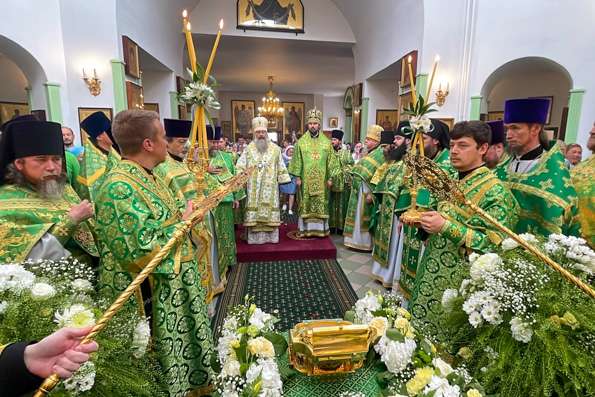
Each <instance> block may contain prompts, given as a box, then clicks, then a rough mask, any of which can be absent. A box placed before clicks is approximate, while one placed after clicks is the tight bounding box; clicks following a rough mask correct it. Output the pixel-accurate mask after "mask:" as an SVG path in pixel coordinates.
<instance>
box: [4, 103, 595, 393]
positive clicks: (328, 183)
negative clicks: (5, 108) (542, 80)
mask: <svg viewBox="0 0 595 397" xmlns="http://www.w3.org/2000/svg"><path fill="white" fill-rule="evenodd" d="M547 112H548V102H547V100H543V99H511V100H508V101H506V103H505V111H504V119H503V120H502V121H494V122H487V123H486V122H483V121H461V122H458V123H456V124H455V125H454V126H453V128H452V129H449V127H448V126H447V125H446V124H445V123H443V122H442V121H440V120H438V119H432V120H431V127H430V128H428V129H426V130H425V132H424V133H423V146H424V154H425V156H426V157H428V158H429V159H431V160H432V161H434V162H435V163H436V164H437V166H439V167H440V168H442V170H443V171H444V172H446V173H447V174H448V175H449V176H450V177H451V178H452V179H453V180H456V181H458V185H459V187H460V189H461V190H462V192H463V193H464V194H465V197H466V199H468V200H469V201H471V202H473V203H475V204H476V205H477V206H479V207H480V208H481V209H482V210H483V211H485V212H487V213H488V214H490V215H491V216H492V217H493V218H494V219H496V220H497V221H498V222H500V223H501V224H502V225H504V226H506V227H508V228H510V229H512V230H514V231H515V232H517V233H526V232H529V233H533V234H535V235H541V236H547V235H549V234H551V233H562V234H566V235H573V236H582V237H583V238H584V239H585V240H586V241H587V242H588V244H589V245H590V246H591V247H594V248H595V234H594V228H595V212H594V211H595V209H594V197H595V194H594V193H595V192H594V189H593V186H595V184H593V182H592V181H593V177H594V176H595V175H594V170H595V156H593V155H591V156H590V157H589V158H588V159H587V160H585V161H580V160H581V157H582V151H581V147H580V146H578V145H576V144H572V145H568V146H567V147H566V148H564V149H562V148H561V145H560V142H555V141H554V142H550V141H549V140H548V139H547V135H546V133H545V131H544V125H545V122H546V117H547ZM306 121H307V124H306V129H305V131H304V133H303V134H302V135H301V136H300V137H299V139H297V140H291V141H286V142H284V143H283V144H282V145H281V146H280V145H277V144H275V143H273V141H271V138H270V136H269V133H268V126H269V123H268V120H267V119H266V118H264V117H256V118H254V119H253V120H252V129H251V137H250V140H247V139H245V137H242V138H240V139H239V140H238V142H236V143H233V144H229V142H227V141H226V140H225V139H222V137H221V129H220V127H215V128H212V127H211V126H207V138H208V143H209V162H208V165H207V167H206V171H207V172H206V173H205V174H204V181H205V183H204V184H199V183H198V181H197V175H196V174H195V171H196V170H195V169H194V168H192V169H191V167H189V164H188V160H187V158H188V151H189V144H188V138H189V135H190V132H191V129H192V122H191V121H188V120H175V119H165V120H164V121H163V122H161V120H160V118H159V115H158V114H157V113H155V112H151V111H145V110H140V109H135V110H125V111H122V112H120V113H118V114H117V115H116V116H115V118H114V121H113V123H112V122H111V121H110V120H109V119H108V118H107V117H106V115H105V114H104V113H102V112H97V113H94V114H92V115H90V116H89V117H87V118H86V119H85V120H84V121H83V122H82V123H81V126H80V127H81V145H80V146H76V145H74V139H73V138H74V134H73V132H72V130H71V129H70V128H67V127H63V126H61V125H60V124H58V123H55V122H47V121H39V120H37V119H36V118H35V117H34V116H32V115H25V116H20V117H17V118H15V119H13V120H11V121H9V122H7V123H5V124H4V125H2V127H1V135H0V241H1V243H0V244H1V245H0V263H19V262H24V261H26V260H38V259H50V260H54V259H60V258H64V257H73V258H76V259H77V260H79V261H83V262H86V263H89V264H92V265H94V266H95V268H96V269H97V273H98V285H99V288H100V290H101V291H104V292H105V293H106V294H108V295H110V296H112V297H114V298H115V297H116V296H117V294H119V293H120V292H121V291H122V290H123V289H124V288H125V287H126V286H127V285H128V283H129V282H130V281H131V280H132V278H133V277H134V275H135V274H137V273H138V272H139V271H140V269H142V268H143V267H144V266H145V265H146V264H147V263H148V262H149V261H150V260H151V258H153V257H154V256H155V254H156V253H157V252H158V251H159V250H160V249H161V247H163V246H164V245H165V244H166V242H167V241H168V240H169V239H170V238H171V236H172V234H173V233H174V231H175V230H176V228H177V227H178V225H179V224H180V223H181V222H183V221H185V220H188V219H189V218H190V217H191V216H192V214H193V213H194V210H195V208H196V206H200V200H201V198H204V197H208V196H209V194H211V192H213V191H215V190H216V189H218V188H220V187H221V186H223V185H225V184H226V183H227V182H228V181H229V180H230V179H231V178H233V177H234V176H235V175H237V174H238V173H239V172H241V171H244V170H248V169H250V170H252V174H251V175H250V177H249V179H248V182H247V184H246V186H245V187H244V188H243V189H240V190H238V191H236V192H234V193H229V194H228V195H227V196H226V197H225V198H224V199H223V200H222V201H221V202H220V203H219V204H218V205H217V207H216V208H214V209H213V210H212V211H210V212H209V213H208V214H207V215H206V217H205V218H204V219H202V220H201V221H200V222H199V223H197V224H196V226H194V228H193V230H192V233H190V234H189V235H188V236H186V237H185V238H184V239H183V241H182V242H181V243H179V244H178V245H177V246H176V248H175V249H174V250H172V252H171V253H170V254H169V255H168V256H166V257H165V259H164V260H163V262H162V264H161V265H159V267H158V268H157V269H156V271H155V272H154V273H153V274H152V275H151V281H150V282H149V283H146V284H145V285H143V286H142V288H141V290H140V291H139V294H137V303H138V305H139V307H141V308H142V309H144V310H145V312H146V313H147V315H149V316H151V317H152V319H153V321H154V327H153V333H154V334H153V339H154V342H155V345H156V347H157V349H156V350H157V351H158V352H167V351H168V349H167V346H169V345H170V344H171V340H172V338H174V339H176V340H177V341H178V342H179V343H181V344H182V345H192V346H200V347H201V349H200V351H201V354H202V355H203V356H204V357H203V358H204V359H196V358H193V359H192V360H190V359H187V358H185V357H184V356H181V355H176V354H167V353H159V354H158V356H159V360H160V363H161V365H162V366H163V367H164V368H165V370H166V372H167V371H168V370H169V369H172V368H178V367H180V366H184V367H187V368H189V369H190V370H189V371H187V373H194V371H199V372H200V371H203V372H204V373H205V374H210V372H209V371H210V370H209V368H208V364H205V363H208V359H206V357H207V356H208V355H210V352H211V351H212V347H213V342H212V340H211V336H210V333H209V332H199V331H196V332H194V331H192V332H188V333H184V335H181V334H180V333H179V332H178V331H176V330H175V327H174V328H169V327H167V326H166V324H164V322H161V323H159V322H158V320H159V319H163V318H165V317H164V316H169V315H172V316H174V317H176V318H179V319H182V318H186V317H189V318H192V319H193V321H192V324H193V327H194V328H195V330H200V329H208V324H209V317H210V316H212V315H213V313H214V307H215V301H216V299H217V296H218V295H219V294H220V293H221V292H222V291H223V290H224V288H225V285H226V282H227V273H228V270H229V269H230V267H232V266H234V265H235V263H236V229H238V228H239V227H240V226H241V230H242V233H241V238H242V239H244V240H246V241H247V243H248V244H265V243H269V244H270V243H272V244H275V243H279V241H280V238H279V229H280V227H281V226H282V224H283V223H284V222H286V221H287V219H288V218H287V217H286V216H283V215H293V214H294V211H295V213H296V215H297V229H298V236H300V237H302V238H311V239H313V242H312V244H316V242H315V241H316V240H315V239H316V238H325V237H326V236H328V235H329V234H330V233H336V234H342V236H343V243H344V245H345V246H347V247H349V248H351V249H354V250H358V251H364V252H371V253H372V256H373V259H374V263H373V269H372V274H373V277H374V278H376V279H377V280H378V281H379V282H381V283H382V285H383V286H385V287H387V288H392V289H393V290H395V291H398V292H400V293H401V294H402V295H403V296H404V297H405V298H406V299H407V301H408V306H409V309H410V310H411V311H412V314H413V316H414V317H415V318H416V319H417V320H418V321H420V322H422V323H423V324H425V326H426V327H427V328H429V329H430V331H431V332H432V331H433V332H434V334H439V333H440V330H439V329H432V327H435V324H436V322H435V321H434V319H435V318H436V316H438V315H439V314H440V310H441V308H440V304H439V303H440V299H441V296H442V292H443V291H444V290H445V289H446V288H451V287H453V286H452V285H450V284H451V283H452V280H453V279H455V277H454V276H453V275H454V274H455V273H456V271H457V264H458V263H459V262H460V261H461V260H463V259H464V258H465V257H466V256H467V255H469V254H471V253H473V252H478V253H484V252H489V251H490V250H492V249H494V248H495V247H496V246H497V245H498V244H500V242H501V241H502V240H503V239H504V238H505V235H503V234H502V232H501V231H500V230H499V229H498V228H496V227H495V226H494V225H492V224H490V223H487V222H486V221H485V220H484V219H483V218H481V217H479V216H477V215H476V214H475V212H474V211H473V210H472V209H471V208H467V205H466V204H461V203H458V202H450V201H444V200H442V201H440V200H438V199H437V198H436V197H434V196H433V195H432V194H430V192H429V191H428V190H427V189H424V188H423V187H414V186H412V178H411V175H410V173H409V172H410V171H409V170H408V168H407V167H406V166H405V164H404V162H403V157H404V155H405V154H406V153H407V151H408V150H409V147H410V146H411V142H412V138H413V131H412V128H411V125H410V124H409V122H407V121H403V122H401V123H399V125H398V126H397V128H396V130H394V131H385V130H384V129H383V128H382V127H381V126H378V125H371V126H370V127H369V128H368V129H367V134H366V136H365V139H364V141H363V143H362V144H356V145H354V147H353V149H351V148H349V147H347V145H346V144H345V143H344V142H343V138H344V134H343V132H342V131H340V130H333V131H332V132H331V133H330V137H329V136H327V135H326V134H325V133H324V132H323V131H321V121H322V112H320V111H319V110H317V109H312V110H310V111H309V112H308V113H307V118H306ZM234 148H235V149H234ZM587 148H588V149H589V150H590V151H591V152H593V151H595V124H594V126H593V129H592V130H591V131H590V135H589V140H588V143H587ZM190 157H191V158H195V156H193V155H192V151H191V155H190ZM199 189H200V190H199ZM412 193H415V194H412ZM413 198H415V203H413V202H412V200H413ZM414 204H415V206H416V207H417V209H418V210H419V211H420V212H421V215H420V216H419V218H418V220H417V221H416V222H414V223H406V222H403V221H401V216H402V214H403V213H404V212H406V211H407V210H408V209H409V208H411V207H412V206H413V205H414ZM188 280H192V281H191V282H189V281H188ZM181 296H183V297H184V299H180V297H181ZM155 297H159V299H154V298H155ZM180 321H182V320H180ZM205 327H206V328H205ZM161 348H162V350H160V349H161ZM207 378H208V376H206V378H205V379H207ZM205 379H202V378H201V381H200V382H199V383H200V384H196V382H197V381H196V378H193V377H191V376H185V377H184V376H182V377H178V378H177V379H176V380H175V381H172V382H171V383H170V385H169V387H170V389H171V390H170V392H171V393H172V394H176V393H178V392H183V391H184V390H186V391H187V390H193V389H196V388H198V387H201V386H202V385H204V384H206V383H208V381H206V380H205ZM203 381H204V382H203Z"/></svg>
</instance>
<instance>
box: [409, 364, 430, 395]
mask: <svg viewBox="0 0 595 397" xmlns="http://www.w3.org/2000/svg"><path fill="white" fill-rule="evenodd" d="M432 375H434V370H433V369H432V368H430V367H423V368H418V369H416V370H415V376H414V377H413V378H411V380H409V382H407V384H406V385H405V386H406V387H407V393H409V395H410V396H415V395H417V393H419V392H420V391H422V389H423V388H424V387H426V385H427V384H428V383H429V382H430V379H431V378H432Z"/></svg>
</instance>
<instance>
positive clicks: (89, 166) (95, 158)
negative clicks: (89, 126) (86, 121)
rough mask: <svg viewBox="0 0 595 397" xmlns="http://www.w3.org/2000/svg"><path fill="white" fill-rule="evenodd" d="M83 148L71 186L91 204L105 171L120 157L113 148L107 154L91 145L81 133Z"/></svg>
mask: <svg viewBox="0 0 595 397" xmlns="http://www.w3.org/2000/svg"><path fill="white" fill-rule="evenodd" d="M81 138H82V140H83V147H84V148H85V151H84V154H83V159H82V161H81V164H80V171H79V174H78V176H77V177H76V183H75V184H74V185H73V187H74V189H75V190H76V192H77V194H78V195H79V196H80V197H81V198H83V199H87V200H89V201H91V202H93V203H94V202H95V196H96V194H97V189H99V186H101V182H102V180H103V176H104V175H105V173H106V171H108V170H109V169H110V168H112V167H113V166H115V165H116V164H117V163H118V162H119V161H120V160H121V157H120V155H119V154H118V152H116V150H115V149H114V148H112V149H111V150H110V152H109V153H108V154H105V153H104V152H103V151H102V150H101V149H99V148H98V147H97V146H95V145H94V144H93V142H92V141H91V138H90V137H89V135H87V133H86V132H84V131H81Z"/></svg>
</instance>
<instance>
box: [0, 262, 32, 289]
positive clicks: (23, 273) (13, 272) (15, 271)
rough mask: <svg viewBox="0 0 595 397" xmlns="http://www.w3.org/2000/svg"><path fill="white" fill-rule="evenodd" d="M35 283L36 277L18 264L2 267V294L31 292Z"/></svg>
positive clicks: (0, 284)
mask: <svg viewBox="0 0 595 397" xmlns="http://www.w3.org/2000/svg"><path fill="white" fill-rule="evenodd" d="M34 283H35V275H34V274H33V273H31V272H30V271H28V270H25V268H24V267H23V266H21V265H18V264H7V265H2V266H0V292H9V293H13V294H17V295H18V294H20V293H21V292H23V291H27V290H30V288H31V287H32V286H33V284H34Z"/></svg>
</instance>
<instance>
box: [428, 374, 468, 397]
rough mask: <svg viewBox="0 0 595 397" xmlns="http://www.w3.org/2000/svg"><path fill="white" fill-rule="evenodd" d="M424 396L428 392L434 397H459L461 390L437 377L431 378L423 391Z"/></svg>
mask: <svg viewBox="0 0 595 397" xmlns="http://www.w3.org/2000/svg"><path fill="white" fill-rule="evenodd" d="M423 392H424V395H427V394H428V393H430V392H434V394H433V396H434V397H459V396H460V395H461V389H460V388H459V386H458V385H451V384H449V383H448V380H447V379H444V378H441V377H439V376H436V375H434V376H432V379H430V383H429V384H428V385H427V386H426V388H425V389H424V391H423Z"/></svg>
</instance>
